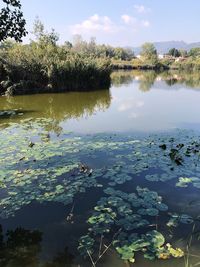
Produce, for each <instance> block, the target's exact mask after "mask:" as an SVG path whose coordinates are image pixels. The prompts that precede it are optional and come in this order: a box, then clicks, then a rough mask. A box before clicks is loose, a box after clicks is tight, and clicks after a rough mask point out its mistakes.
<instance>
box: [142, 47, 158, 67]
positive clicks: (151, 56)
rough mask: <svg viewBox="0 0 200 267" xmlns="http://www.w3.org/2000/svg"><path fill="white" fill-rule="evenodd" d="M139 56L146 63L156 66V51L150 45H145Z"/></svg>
mask: <svg viewBox="0 0 200 267" xmlns="http://www.w3.org/2000/svg"><path fill="white" fill-rule="evenodd" d="M141 56H142V57H143V58H144V59H145V60H146V61H147V63H149V64H153V65H155V64H157V61H158V57H157V50H156V48H155V46H154V45H153V44H152V43H145V44H143V46H142V52H141Z"/></svg>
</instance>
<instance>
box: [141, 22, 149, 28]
mask: <svg viewBox="0 0 200 267" xmlns="http://www.w3.org/2000/svg"><path fill="white" fill-rule="evenodd" d="M142 25H143V26H144V27H146V28H148V27H149V26H150V22H149V21H148V20H143V21H142Z"/></svg>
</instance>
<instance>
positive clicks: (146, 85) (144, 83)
mask: <svg viewBox="0 0 200 267" xmlns="http://www.w3.org/2000/svg"><path fill="white" fill-rule="evenodd" d="M157 75H158V74H157V73H156V72H155V71H145V72H144V73H143V75H142V76H141V79H140V84H139V89H140V90H141V91H142V92H147V91H149V90H150V89H151V87H152V86H153V85H154V83H155V80H156V78H157Z"/></svg>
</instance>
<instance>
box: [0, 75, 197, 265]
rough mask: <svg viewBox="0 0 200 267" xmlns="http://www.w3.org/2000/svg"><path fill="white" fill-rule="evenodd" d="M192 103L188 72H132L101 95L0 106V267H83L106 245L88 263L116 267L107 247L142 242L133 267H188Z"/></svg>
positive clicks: (193, 202) (192, 231)
mask: <svg viewBox="0 0 200 267" xmlns="http://www.w3.org/2000/svg"><path fill="white" fill-rule="evenodd" d="M199 94H200V75H199V74H198V73H191V74H189V73H187V74H185V73H176V72H173V73H161V74H156V73H155V72H137V71H131V72H114V73H113V74H112V87H111V88H110V90H97V91H95V92H83V93H79V92H76V93H74V92H73V93H66V94H44V95H31V96H17V97H9V98H8V97H1V98H0V127H1V132H0V162H1V170H0V224H1V225H2V233H3V237H2V236H1V234H0V246H1V253H0V263H1V266H2V267H4V266H5V267H7V266H9V267H15V266H20V267H21V266H25V267H26V266H27V267H28V266H29V267H30V266H34V267H37V266H41V267H64V266H92V261H91V258H92V259H93V261H95V260H96V259H97V258H98V256H99V254H100V255H101V254H102V253H103V251H104V249H106V246H107V247H108V248H109V249H107V250H106V253H105V254H104V255H103V256H102V257H101V259H100V260H99V261H98V262H97V264H96V266H105V267H108V266H119V267H121V266H127V263H125V262H124V261H123V260H121V259H120V255H119V254H120V253H117V247H123V245H128V244H129V243H130V242H133V240H135V241H134V242H136V241H137V242H138V240H141V239H145V238H146V236H145V235H148V236H150V237H151V242H150V243H151V245H146V247H144V248H143V249H142V247H141V249H138V250H139V251H138V252H135V259H136V263H134V264H133V266H136V267H137V266H138V267H141V266H145V267H151V266H163V267H164V266H175V265H176V266H187V267H189V266H197V264H198V262H199V261H200V254H199V245H200V243H199V240H198V238H199V231H200V224H199V214H200V199H199V190H200V176H199V171H200V162H199V156H200V154H199V148H200V137H199V133H198V130H199V125H200V124H199V123H200V117H199V111H200V107H199ZM133 193H134V195H133ZM116 201H117V202H116ZM136 203H139V204H136ZM102 205H103V207H104V208H103V210H102ZM95 207H101V209H100V208H97V209H98V211H95ZM120 207H121V208H120ZM122 207H123V209H122ZM99 209H100V210H99ZM110 209H111V210H112V212H114V213H113V215H112V216H114V217H115V219H113V218H112V216H111V217H109V216H110V215H109V212H110ZM106 212H108V214H107V215H106V216H108V217H109V221H108V222H106V221H105V220H104V219H105V218H104V219H103V221H102V222H101V223H100V224H99V223H98V220H97V218H96V217H95V216H105V213H106ZM136 215H137V216H136ZM135 216H136V217H135ZM138 216H139V219H133V218H138ZM94 217H95V218H94ZM122 219H123V220H122ZM88 220H89V223H88V222H87V221H88ZM94 220H97V222H96V223H95V224H94V223H91V222H93V221H94ZM134 220H135V221H134ZM133 225H134V227H133ZM97 226H98V227H99V228H98V229H97V228H96V227H97ZM90 228H91V230H89V229H90ZM105 229H109V230H110V232H109V233H105V232H104V230H105ZM7 231H8V232H7ZM102 231H103V232H102ZM6 233H7V236H6ZM133 233H135V234H136V233H137V234H138V236H137V237H134V236H132V240H129V239H128V238H129V237H130V236H131V234H133ZM120 234H123V235H124V237H122V235H120ZM160 234H161V235H162V238H164V241H163V244H160V245H158V243H159V242H158V243H156V242H155V241H152V240H153V237H154V238H155V240H157V239H156V238H159V237H160ZM84 236H87V238H88V236H89V237H90V238H92V240H94V241H95V243H94V244H93V246H92V248H91V247H89V246H88V251H90V249H91V254H88V253H87V251H86V255H85V256H86V258H84V257H83V256H81V252H83V250H84V249H81V248H80V249H79V250H77V248H78V246H80V245H81V239H80V238H81V237H84ZM134 238H135V239H134ZM83 240H84V239H83ZM112 240H114V241H115V244H113V245H112V246H110V244H111V241H112ZM145 240H146V239H145ZM152 242H153V243H152ZM161 243H162V242H161ZM167 243H170V244H171V245H172V246H173V248H174V249H177V248H180V249H181V251H183V252H184V253H185V255H184V257H181V258H174V257H173V255H167V252H166V249H167V247H166V244H167ZM87 245H88V244H86V246H85V247H87ZM152 246H153V248H152ZM152 249H153V251H152ZM92 251H93V252H92ZM161 252H162V253H161ZM156 253H157V254H156ZM143 254H145V255H146V256H148V257H150V256H151V257H152V255H153V256H155V254H156V257H155V258H158V255H159V257H160V258H162V259H155V260H153V261H149V260H147V259H144V258H143ZM89 256H91V258H90V257H89ZM121 256H123V255H121ZM126 256H127V254H126ZM165 257H166V258H168V259H165V260H164V258H165ZM93 265H94V264H93Z"/></svg>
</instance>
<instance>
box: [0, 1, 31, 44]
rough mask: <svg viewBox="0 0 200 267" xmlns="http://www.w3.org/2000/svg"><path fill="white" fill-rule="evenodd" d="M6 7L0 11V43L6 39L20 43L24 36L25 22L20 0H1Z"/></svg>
mask: <svg viewBox="0 0 200 267" xmlns="http://www.w3.org/2000/svg"><path fill="white" fill-rule="evenodd" d="M2 1H3V2H4V4H5V5H6V6H5V7H3V8H2V9H1V11H0V42H1V41H4V40H5V39H7V38H8V37H10V38H14V39H15V40H16V41H21V39H22V37H24V36H26V34H27V32H26V30H25V25H26V21H25V19H24V18H23V13H22V11H21V4H20V0H2Z"/></svg>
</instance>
